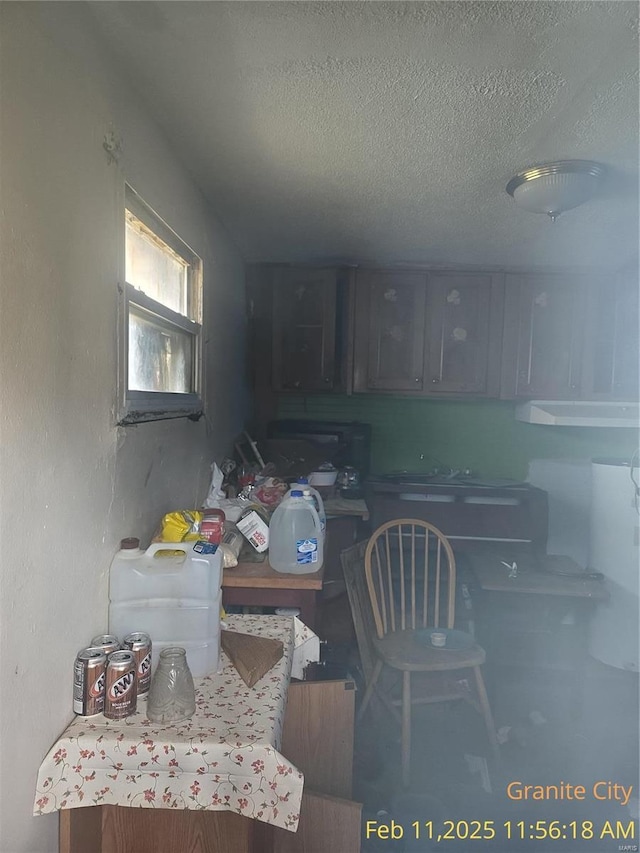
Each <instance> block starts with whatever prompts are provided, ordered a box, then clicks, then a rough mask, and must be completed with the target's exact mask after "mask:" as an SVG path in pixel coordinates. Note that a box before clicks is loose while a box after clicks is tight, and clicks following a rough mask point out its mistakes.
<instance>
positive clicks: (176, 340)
mask: <svg viewBox="0 0 640 853" xmlns="http://www.w3.org/2000/svg"><path fill="white" fill-rule="evenodd" d="M193 357H194V336H193V335H190V334H189V333H188V332H183V331H182V330H181V329H176V328H175V327H173V326H171V325H170V324H167V323H163V322H162V321H161V320H159V319H156V318H154V317H153V316H152V315H150V314H147V313H146V312H144V311H142V310H140V309H139V308H137V306H136V305H133V304H132V303H129V389H130V390H132V391H167V392H170V393H174V394H189V393H194V392H195V390H196V389H195V388H194V387H193V380H192V376H193Z"/></svg>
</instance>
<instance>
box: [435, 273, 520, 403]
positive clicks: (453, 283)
mask: <svg viewBox="0 0 640 853" xmlns="http://www.w3.org/2000/svg"><path fill="white" fill-rule="evenodd" d="M502 315H503V277H502V276H501V275H475V274H466V273H432V274H430V275H429V281H428V288H427V323H428V332H427V383H426V389H425V390H426V391H427V392H431V393H434V394H442V393H451V394H474V395H476V396H489V397H497V396H498V394H499V390H500V353H501V349H502Z"/></svg>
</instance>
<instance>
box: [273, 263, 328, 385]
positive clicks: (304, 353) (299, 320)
mask: <svg viewBox="0 0 640 853" xmlns="http://www.w3.org/2000/svg"><path fill="white" fill-rule="evenodd" d="M336 321H337V273H336V270H334V269H296V268H282V269H278V270H276V271H275V274H274V280H273V374H272V377H273V387H274V390H276V391H332V390H334V387H335V386H336V384H337V375H336V374H337V369H336V368H337V365H336Z"/></svg>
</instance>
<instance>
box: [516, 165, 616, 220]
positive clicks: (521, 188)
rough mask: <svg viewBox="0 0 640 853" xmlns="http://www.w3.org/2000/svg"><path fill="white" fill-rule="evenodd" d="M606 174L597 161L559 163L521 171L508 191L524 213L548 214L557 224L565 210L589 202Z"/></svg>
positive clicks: (531, 167)
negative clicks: (525, 211)
mask: <svg viewBox="0 0 640 853" xmlns="http://www.w3.org/2000/svg"><path fill="white" fill-rule="evenodd" d="M604 173H605V168H604V166H602V165H601V164H600V163H596V162H594V161H593V160H558V162H556V163H543V164H541V165H540V166H530V167H529V168H528V169H525V170H524V171H523V172H518V174H517V175H514V177H513V178H511V180H510V181H509V183H508V184H507V192H508V193H509V195H510V196H512V197H513V200H514V201H515V202H516V204H518V205H520V207H522V208H524V210H529V211H531V212H532V213H546V214H547V216H549V217H550V218H551V221H552V222H555V221H556V219H557V218H558V216H560V214H561V213H564V211H565V210H571V209H572V208H573V207H578V205H580V204H584V203H585V201H589V199H590V198H592V197H593V196H594V195H595V193H596V192H597V190H598V186H599V184H600V180H601V178H602V176H603V175H604Z"/></svg>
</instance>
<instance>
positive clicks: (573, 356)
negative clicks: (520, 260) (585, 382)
mask: <svg viewBox="0 0 640 853" xmlns="http://www.w3.org/2000/svg"><path fill="white" fill-rule="evenodd" d="M589 287H590V282H588V281H587V280H585V279H583V278H579V277H576V276H573V275H566V276H564V275H562V276H561V275H543V274H540V275H521V276H517V275H508V276H506V283H505V318H504V349H503V371H502V396H505V397H525V398H529V399H534V398H537V399H544V400H568V399H572V398H579V397H580V396H581V382H582V358H583V343H584V326H585V320H586V304H587V300H588V298H589Z"/></svg>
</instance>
